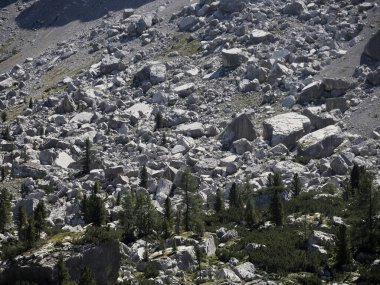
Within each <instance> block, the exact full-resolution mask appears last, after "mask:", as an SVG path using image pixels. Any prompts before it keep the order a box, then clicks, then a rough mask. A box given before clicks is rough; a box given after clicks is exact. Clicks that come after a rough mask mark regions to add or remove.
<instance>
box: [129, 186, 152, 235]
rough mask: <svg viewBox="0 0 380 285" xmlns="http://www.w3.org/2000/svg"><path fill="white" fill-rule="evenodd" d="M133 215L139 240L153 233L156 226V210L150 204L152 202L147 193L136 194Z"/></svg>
mask: <svg viewBox="0 0 380 285" xmlns="http://www.w3.org/2000/svg"><path fill="white" fill-rule="evenodd" d="M134 214H135V215H136V217H137V219H136V232H137V236H138V237H139V238H142V237H145V236H148V235H150V234H152V233H153V231H154V230H155V229H156V226H157V210H156V208H155V207H154V206H153V204H152V200H151V198H150V196H149V194H148V193H147V192H139V193H137V194H136V205H135V210H134Z"/></svg>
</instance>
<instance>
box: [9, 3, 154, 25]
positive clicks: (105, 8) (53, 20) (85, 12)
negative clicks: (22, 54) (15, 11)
mask: <svg viewBox="0 0 380 285" xmlns="http://www.w3.org/2000/svg"><path fill="white" fill-rule="evenodd" d="M5 1H8V2H10V3H12V2H14V0H5ZM151 1H152V0H53V1H52V0H39V1H37V2H36V3H34V4H33V5H32V6H30V7H28V8H26V9H25V10H24V11H22V12H21V13H20V15H19V16H17V18H16V22H17V24H18V26H19V27H20V28H23V29H41V28H48V27H60V26H64V25H66V24H68V23H70V22H72V21H80V22H89V21H93V20H96V19H99V18H101V17H103V16H105V15H107V14H108V13H109V12H111V11H119V10H122V9H127V8H138V7H140V6H142V5H145V4H147V3H149V2H151Z"/></svg>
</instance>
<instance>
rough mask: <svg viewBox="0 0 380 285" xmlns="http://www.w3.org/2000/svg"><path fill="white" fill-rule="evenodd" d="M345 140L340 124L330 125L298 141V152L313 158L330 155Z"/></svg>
mask: <svg viewBox="0 0 380 285" xmlns="http://www.w3.org/2000/svg"><path fill="white" fill-rule="evenodd" d="M343 140H344V138H343V136H342V131H341V129H340V128H339V127H338V126H328V127H325V128H323V129H320V130H318V131H315V132H312V133H310V134H307V135H306V136H304V137H302V138H301V139H300V140H299V141H298V154H299V155H303V156H309V157H313V158H323V157H328V156H330V155H332V154H333V153H334V150H335V148H337V147H338V146H339V145H340V144H341V143H342V142H343Z"/></svg>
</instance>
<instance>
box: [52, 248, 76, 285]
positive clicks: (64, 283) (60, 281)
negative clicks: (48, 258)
mask: <svg viewBox="0 0 380 285" xmlns="http://www.w3.org/2000/svg"><path fill="white" fill-rule="evenodd" d="M54 278H55V281H56V282H57V285H74V284H75V282H73V281H71V279H70V274H69V270H68V269H67V267H66V265H65V262H64V261H63V257H62V255H60V256H59V257H58V261H57V263H56V265H55V271H54Z"/></svg>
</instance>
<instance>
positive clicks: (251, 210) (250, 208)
mask: <svg viewBox="0 0 380 285" xmlns="http://www.w3.org/2000/svg"><path fill="white" fill-rule="evenodd" d="M244 218H245V223H246V225H247V226H248V227H249V228H251V229H252V228H253V227H254V226H255V225H256V224H257V215H256V212H255V207H254V205H253V202H252V200H251V199H248V200H247V204H246V206H245V215H244Z"/></svg>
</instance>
